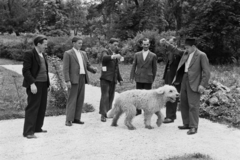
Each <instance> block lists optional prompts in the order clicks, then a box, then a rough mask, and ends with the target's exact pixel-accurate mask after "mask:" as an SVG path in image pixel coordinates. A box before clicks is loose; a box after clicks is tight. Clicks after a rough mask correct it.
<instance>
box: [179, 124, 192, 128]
mask: <svg viewBox="0 0 240 160" xmlns="http://www.w3.org/2000/svg"><path fill="white" fill-rule="evenodd" d="M178 128H179V129H191V128H190V127H189V126H188V125H183V126H178Z"/></svg>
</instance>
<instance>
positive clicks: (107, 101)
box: [99, 38, 123, 122]
mask: <svg viewBox="0 0 240 160" xmlns="http://www.w3.org/2000/svg"><path fill="white" fill-rule="evenodd" d="M118 44H119V40H118V39H116V38H111V39H110V40H109V48H108V49H104V50H103V51H102V55H101V61H102V71H101V77H100V86H101V100H100V107H99V114H101V121H102V122H106V118H107V112H108V111H109V110H110V109H111V108H112V103H113V99H114V94H115V87H116V84H117V82H119V84H120V85H122V81H123V79H122V77H121V74H120V71H119V66H118V62H119V61H120V59H121V58H123V57H122V56H121V55H120V54H117V53H116V52H117V49H118Z"/></svg>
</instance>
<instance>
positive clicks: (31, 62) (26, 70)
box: [22, 48, 50, 88]
mask: <svg viewBox="0 0 240 160" xmlns="http://www.w3.org/2000/svg"><path fill="white" fill-rule="evenodd" d="M43 57H44V59H45V64H46V69H47V83H48V87H49V86H50V81H49V75H48V63H47V58H46V56H45V54H43ZM40 65H41V62H40V58H39V55H38V53H37V51H36V49H35V48H34V49H33V50H32V51H31V52H27V53H25V55H24V58H23V69H22V74H23V77H24V79H23V87H26V88H28V87H30V85H31V84H33V83H35V80H36V77H37V75H38V73H39V70H40Z"/></svg>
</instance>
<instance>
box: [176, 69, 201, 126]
mask: <svg viewBox="0 0 240 160" xmlns="http://www.w3.org/2000/svg"><path fill="white" fill-rule="evenodd" d="M180 98H181V100H180V109H181V114H182V120H183V124H184V125H189V127H194V128H197V127H198V122H199V107H200V93H198V92H194V91H193V90H192V89H191V87H190V84H189V79H188V74H187V73H185V74H184V76H183V80H182V85H181V94H180Z"/></svg>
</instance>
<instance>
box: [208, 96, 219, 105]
mask: <svg viewBox="0 0 240 160" xmlns="http://www.w3.org/2000/svg"><path fill="white" fill-rule="evenodd" d="M209 103H210V104H212V105H217V104H218V98H217V97H216V96H213V97H212V98H210V99H209Z"/></svg>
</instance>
